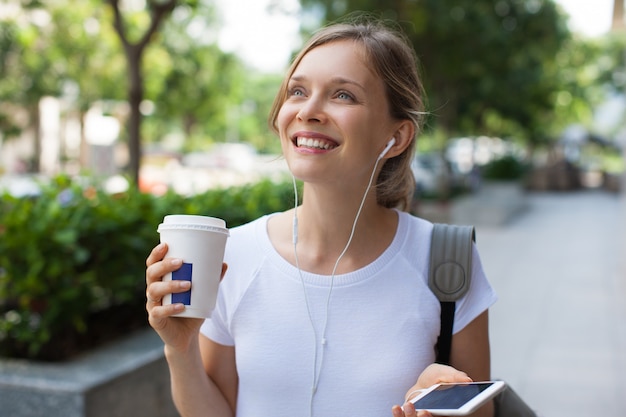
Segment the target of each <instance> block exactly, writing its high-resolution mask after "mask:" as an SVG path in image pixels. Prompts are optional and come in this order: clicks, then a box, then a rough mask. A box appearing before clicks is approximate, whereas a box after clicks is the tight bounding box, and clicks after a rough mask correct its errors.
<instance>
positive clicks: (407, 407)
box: [402, 403, 417, 417]
mask: <svg viewBox="0 0 626 417" xmlns="http://www.w3.org/2000/svg"><path fill="white" fill-rule="evenodd" d="M402 411H403V412H404V415H405V416H406V417H415V416H417V411H415V407H414V406H413V404H412V403H404V405H403V406H402Z"/></svg>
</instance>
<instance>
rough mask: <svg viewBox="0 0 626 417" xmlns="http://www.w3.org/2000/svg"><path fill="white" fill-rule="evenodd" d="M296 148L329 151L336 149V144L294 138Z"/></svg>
mask: <svg viewBox="0 0 626 417" xmlns="http://www.w3.org/2000/svg"><path fill="white" fill-rule="evenodd" d="M296 146H297V147H298V148H310V149H323V150H330V149H335V148H336V147H337V145H336V144H334V143H332V142H328V141H325V140H320V139H312V138H302V137H298V138H296Z"/></svg>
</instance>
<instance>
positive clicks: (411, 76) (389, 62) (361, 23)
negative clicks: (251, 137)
mask: <svg viewBox="0 0 626 417" xmlns="http://www.w3.org/2000/svg"><path fill="white" fill-rule="evenodd" d="M341 40H353V41H356V42H358V43H360V44H361V45H363V50H364V52H365V57H366V62H368V63H369V65H370V67H371V68H370V69H371V70H373V71H374V73H375V74H377V75H378V76H379V77H380V78H381V79H382V81H383V83H384V86H385V91H386V95H387V100H388V102H389V109H390V115H391V117H393V118H394V119H397V120H410V121H411V122H412V123H413V125H414V126H415V134H416V135H417V134H418V133H419V132H420V130H421V126H422V123H423V118H424V115H425V112H424V108H425V106H424V94H423V87H422V83H421V80H420V77H419V74H418V69H417V57H416V55H415V51H414V50H413V47H412V46H411V44H410V43H409V41H408V40H407V38H406V37H405V36H404V35H403V34H402V33H401V32H400V31H399V30H395V29H392V28H391V27H389V26H386V25H385V24H384V23H383V22H382V21H380V20H374V19H370V18H362V17H361V18H357V19H352V21H348V22H344V23H336V24H332V25H329V26H326V27H324V28H322V29H321V30H319V31H318V32H316V33H315V34H314V35H313V36H312V37H311V38H310V39H309V41H308V42H307V43H306V44H305V45H304V47H303V48H302V50H301V51H300V52H299V53H298V55H297V56H296V57H295V58H294V60H293V62H292V63H291V65H290V67H289V69H288V70H287V74H286V76H285V78H284V79H283V82H282V84H281V86H280V88H279V90H278V93H277V95H276V98H275V99H274V104H273V105H272V109H271V111H270V115H269V119H268V122H269V125H270V128H271V129H272V130H273V131H274V132H278V128H277V126H276V121H277V118H278V113H279V111H280V108H281V107H282V105H283V103H284V102H285V100H286V98H287V84H288V82H289V79H290V78H291V76H292V75H293V73H294V71H295V69H296V67H297V66H298V64H300V61H301V60H302V58H303V57H304V56H305V55H306V54H307V53H308V52H309V51H311V50H312V49H314V48H316V47H318V46H321V45H324V44H327V43H330V42H335V41H341ZM414 153H415V137H414V138H412V140H411V143H410V145H409V146H408V147H407V148H406V149H405V150H404V152H402V153H401V154H400V155H397V156H395V157H392V158H389V159H387V160H386V162H385V164H384V165H383V167H382V169H381V172H380V175H379V176H378V179H377V183H376V200H377V202H378V204H380V205H382V206H384V207H389V208H392V207H397V208H400V209H402V210H408V209H409V207H410V204H411V199H412V197H413V192H414V191H415V179H414V177H413V172H412V170H411V162H412V159H413V154H414Z"/></svg>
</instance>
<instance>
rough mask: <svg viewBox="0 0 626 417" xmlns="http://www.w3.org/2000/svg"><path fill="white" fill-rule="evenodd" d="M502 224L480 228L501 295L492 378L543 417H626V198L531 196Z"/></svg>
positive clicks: (494, 315) (495, 314)
mask: <svg viewBox="0 0 626 417" xmlns="http://www.w3.org/2000/svg"><path fill="white" fill-rule="evenodd" d="M529 198H530V209H529V210H528V211H527V212H526V213H524V214H523V215H521V216H520V217H519V218H518V219H516V220H515V221H514V222H512V223H510V224H508V225H506V226H502V227H481V226H479V227H477V243H478V248H479V250H480V253H481V255H482V260H483V266H484V268H485V270H486V272H487V275H488V277H489V279H490V281H491V282H492V284H493V285H494V287H495V289H496V291H497V292H498V295H499V301H498V302H497V303H496V305H494V307H493V308H492V309H491V312H490V323H491V345H492V364H493V365H492V374H493V376H494V377H495V378H501V379H504V380H506V381H507V382H508V383H510V384H511V385H512V386H513V387H514V388H515V389H516V390H517V391H518V393H520V394H521V395H522V396H523V397H524V398H525V399H526V400H527V401H528V403H529V404H530V405H531V406H533V408H535V409H537V410H538V412H539V413H540V415H541V416H543V417H561V416H563V417H565V416H567V417H570V416H603V417H623V416H626V380H625V378H626V202H625V201H626V199H625V198H624V197H621V196H620V195H615V194H609V193H605V192H603V191H584V192H575V193H537V194H530V195H529Z"/></svg>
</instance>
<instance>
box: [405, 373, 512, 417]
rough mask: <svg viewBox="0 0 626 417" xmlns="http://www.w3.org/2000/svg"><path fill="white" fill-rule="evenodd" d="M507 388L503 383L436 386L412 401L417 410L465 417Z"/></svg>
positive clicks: (488, 382) (486, 382)
mask: <svg viewBox="0 0 626 417" xmlns="http://www.w3.org/2000/svg"><path fill="white" fill-rule="evenodd" d="M504 388H505V383H504V382H503V381H484V382H463V383H446V384H436V385H433V386H432V387H430V388H427V389H425V390H424V391H422V393H420V394H419V395H418V396H417V397H415V398H413V399H411V400H410V402H411V403H413V405H414V406H415V409H416V410H426V411H428V412H430V413H431V414H433V415H439V416H465V415H468V414H471V413H473V412H474V411H476V409H477V408H478V407H480V406H481V405H483V404H484V403H485V402H487V401H488V400H490V399H491V398H493V397H494V396H495V395H496V394H498V393H499V392H500V391H502V390H503V389H504Z"/></svg>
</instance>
